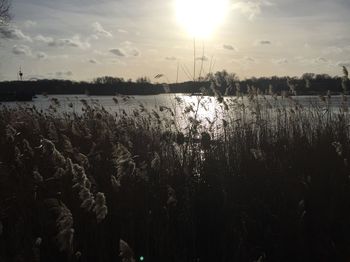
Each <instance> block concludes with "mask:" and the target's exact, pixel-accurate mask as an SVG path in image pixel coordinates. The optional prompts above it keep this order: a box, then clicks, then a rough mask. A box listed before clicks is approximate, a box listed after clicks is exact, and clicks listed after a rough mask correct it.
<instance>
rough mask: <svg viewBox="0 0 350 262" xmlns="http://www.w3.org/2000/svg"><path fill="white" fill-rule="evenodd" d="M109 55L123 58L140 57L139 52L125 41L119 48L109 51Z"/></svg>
mask: <svg viewBox="0 0 350 262" xmlns="http://www.w3.org/2000/svg"><path fill="white" fill-rule="evenodd" d="M109 52H110V53H112V54H114V55H116V56H125V57H132V56H134V57H136V56H140V55H141V52H140V50H138V49H137V48H136V47H135V46H134V45H133V43H131V42H129V41H125V42H123V43H121V48H113V49H110V50H109Z"/></svg>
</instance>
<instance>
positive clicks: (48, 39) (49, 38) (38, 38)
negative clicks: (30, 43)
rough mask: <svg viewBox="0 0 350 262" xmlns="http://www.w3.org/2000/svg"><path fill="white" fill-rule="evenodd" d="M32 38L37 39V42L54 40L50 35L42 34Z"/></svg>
mask: <svg viewBox="0 0 350 262" xmlns="http://www.w3.org/2000/svg"><path fill="white" fill-rule="evenodd" d="M34 40H36V41H39V42H43V43H46V44H48V43H52V42H54V40H53V38H52V37H47V36H43V35H37V36H36V37H34Z"/></svg>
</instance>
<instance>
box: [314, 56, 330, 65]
mask: <svg viewBox="0 0 350 262" xmlns="http://www.w3.org/2000/svg"><path fill="white" fill-rule="evenodd" d="M313 62H314V63H315V64H325V63H328V60H327V59H326V58H324V57H317V58H316V59H314V60H313Z"/></svg>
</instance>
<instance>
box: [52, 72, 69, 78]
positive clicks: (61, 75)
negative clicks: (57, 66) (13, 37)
mask: <svg viewBox="0 0 350 262" xmlns="http://www.w3.org/2000/svg"><path fill="white" fill-rule="evenodd" d="M72 75H73V73H72V71H59V72H56V73H55V76H56V77H58V78H62V77H70V76H72Z"/></svg>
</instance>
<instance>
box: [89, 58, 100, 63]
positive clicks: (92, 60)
mask: <svg viewBox="0 0 350 262" xmlns="http://www.w3.org/2000/svg"><path fill="white" fill-rule="evenodd" d="M89 63H90V64H98V61H97V60H96V59H93V58H92V59H90V60H89Z"/></svg>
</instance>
